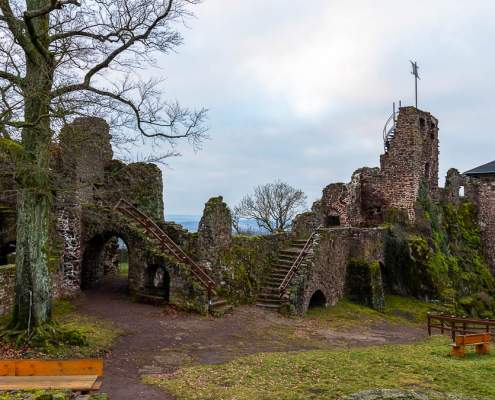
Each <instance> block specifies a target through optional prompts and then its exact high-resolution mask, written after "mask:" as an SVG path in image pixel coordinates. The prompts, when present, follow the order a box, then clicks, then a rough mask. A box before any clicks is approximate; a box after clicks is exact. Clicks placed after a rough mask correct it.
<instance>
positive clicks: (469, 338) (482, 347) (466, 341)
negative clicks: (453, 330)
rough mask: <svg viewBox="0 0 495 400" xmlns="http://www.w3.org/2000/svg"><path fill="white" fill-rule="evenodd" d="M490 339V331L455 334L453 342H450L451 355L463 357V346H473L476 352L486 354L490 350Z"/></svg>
mask: <svg viewBox="0 0 495 400" xmlns="http://www.w3.org/2000/svg"><path fill="white" fill-rule="evenodd" d="M490 339H491V334H490V333H474V334H468V335H456V337H455V342H454V343H452V344H451V346H452V355H453V356H456V357H463V356H464V348H465V346H475V347H476V353H478V354H488V353H489V352H490Z"/></svg>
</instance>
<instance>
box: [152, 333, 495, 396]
mask: <svg viewBox="0 0 495 400" xmlns="http://www.w3.org/2000/svg"><path fill="white" fill-rule="evenodd" d="M449 351H450V347H449V339H448V338H445V337H434V338H432V339H430V340H428V341H426V342H423V343H418V344H413V345H387V346H379V347H368V348H356V349H345V350H343V349H338V350H321V351H308V352H300V353H264V354H256V355H253V356H249V357H243V358H239V359H237V360H234V361H232V362H229V363H226V364H222V365H202V366H194V367H188V368H183V369H180V370H179V371H177V372H176V373H174V374H173V375H172V376H162V377H160V376H158V377H157V376H148V377H146V378H145V381H146V382H147V383H152V384H155V385H159V386H160V387H162V388H164V389H166V390H168V391H170V392H171V393H172V394H174V395H175V396H177V398H178V399H184V400H193V399H205V400H206V399H211V400H213V399H215V400H222V399H225V400H227V399H236V400H244V399H245V400H248V399H267V400H268V399H287V400H289V399H290V400H296V399H317V398H318V399H341V398H342V397H343V396H344V395H348V394H352V393H355V392H359V391H362V390H369V389H374V388H408V389H411V388H414V389H421V390H434V391H438V392H441V393H455V394H460V395H465V396H471V397H476V398H478V399H493V398H495V381H494V380H493V376H495V375H494V374H495V356H494V355H487V356H478V355H476V354H473V353H471V354H469V355H467V356H466V357H465V358H464V359H454V358H452V357H450V355H449Z"/></svg>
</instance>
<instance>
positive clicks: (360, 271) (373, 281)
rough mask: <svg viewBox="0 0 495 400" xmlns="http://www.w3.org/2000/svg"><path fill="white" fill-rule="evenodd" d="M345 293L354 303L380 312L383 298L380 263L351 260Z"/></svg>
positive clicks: (383, 301)
mask: <svg viewBox="0 0 495 400" xmlns="http://www.w3.org/2000/svg"><path fill="white" fill-rule="evenodd" d="M345 292H346V296H347V298H348V299H349V300H351V301H353V302H355V303H359V304H364V305H366V306H369V307H371V308H374V309H375V310H382V309H383V307H384V305H385V298H384V293H383V284H382V274H381V270H380V263H379V262H378V261H372V262H369V261H365V260H358V259H351V260H350V262H349V265H348V266H347V275H346V283H345Z"/></svg>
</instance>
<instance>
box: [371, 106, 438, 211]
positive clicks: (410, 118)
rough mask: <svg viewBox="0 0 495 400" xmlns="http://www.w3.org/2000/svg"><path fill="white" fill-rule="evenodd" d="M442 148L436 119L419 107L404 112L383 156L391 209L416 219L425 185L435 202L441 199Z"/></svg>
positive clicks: (385, 191) (387, 197) (384, 176)
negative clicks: (440, 160)
mask: <svg viewBox="0 0 495 400" xmlns="http://www.w3.org/2000/svg"><path fill="white" fill-rule="evenodd" d="M438 145H439V141H438V120H437V119H436V118H435V117H433V116H432V115H431V114H430V113H427V112H424V111H421V110H418V109H417V108H415V107H403V108H401V109H400V111H399V115H398V117H397V122H396V125H395V129H394V130H393V131H392V132H391V134H389V136H387V137H386V138H385V153H384V154H382V155H381V156H380V166H381V172H382V174H383V181H382V182H383V184H382V192H383V195H384V198H385V199H386V201H387V203H388V204H387V206H388V207H389V208H398V209H403V210H406V211H407V214H408V215H409V219H410V220H414V219H415V213H414V205H415V203H416V200H417V198H418V193H419V189H420V185H421V183H422V182H425V183H426V185H427V187H428V191H429V194H430V196H432V198H436V196H437V192H438V153H439V151H438Z"/></svg>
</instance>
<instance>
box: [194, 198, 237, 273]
mask: <svg viewBox="0 0 495 400" xmlns="http://www.w3.org/2000/svg"><path fill="white" fill-rule="evenodd" d="M231 244H232V214H231V212H230V210H229V208H228V206H227V204H225V203H224V201H223V198H222V196H218V197H213V198H211V199H209V200H208V201H207V202H206V204H205V208H204V211H203V216H202V217H201V220H200V221H199V225H198V241H197V248H198V250H197V251H198V258H199V260H200V262H202V263H209V264H210V265H216V264H217V263H218V261H219V258H220V256H221V255H222V254H223V253H224V252H225V251H226V250H228V249H229V247H230V246H231Z"/></svg>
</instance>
